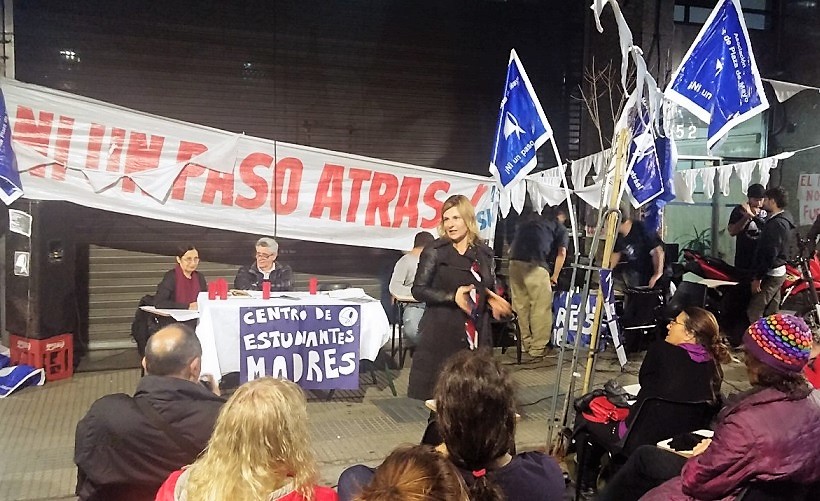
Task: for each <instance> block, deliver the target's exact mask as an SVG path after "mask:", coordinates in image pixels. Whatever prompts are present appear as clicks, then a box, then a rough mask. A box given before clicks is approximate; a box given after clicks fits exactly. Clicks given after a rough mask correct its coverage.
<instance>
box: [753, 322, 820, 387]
mask: <svg viewBox="0 0 820 501" xmlns="http://www.w3.org/2000/svg"><path fill="white" fill-rule="evenodd" d="M811 344H812V333H811V329H809V327H808V326H807V325H806V323H805V322H804V321H803V319H801V318H798V317H796V316H793V315H786V314H782V313H776V314H774V315H769V316H768V317H763V318H761V319H759V320H758V321H757V322H755V323H753V324H752V325H750V326H749V328H748V329H746V332H744V333H743V346H744V348H745V349H746V371H747V373H748V376H749V382H750V383H752V384H753V385H756V386H764V387H770V388H775V389H777V390H780V391H782V392H783V393H785V394H787V395H789V396H790V397H791V398H795V399H799V398H804V397H806V396H807V395H808V394H809V392H810V391H811V387H810V386H809V385H808V383H807V382H806V379H805V378H804V377H803V374H802V371H803V368H804V367H805V366H806V364H807V363H808V361H809V355H810V353H811Z"/></svg>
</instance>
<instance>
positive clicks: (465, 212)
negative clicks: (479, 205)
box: [438, 195, 478, 243]
mask: <svg viewBox="0 0 820 501" xmlns="http://www.w3.org/2000/svg"><path fill="white" fill-rule="evenodd" d="M453 207H455V208H456V210H457V211H458V214H459V215H460V216H461V219H463V220H464V224H465V225H467V239H468V241H469V242H470V243H473V242H475V240H476V239H477V238H478V222H477V221H476V219H475V208H474V207H473V204H472V203H470V199H469V198H467V197H465V196H464V195H452V196H450V197H449V198H448V199H447V200H445V201H444V203H443V204H442V205H441V215H440V220H439V223H438V234H439V236H442V237H443V236H445V235H446V234H447V232H446V231H445V230H444V213H445V212H447V211H448V210H450V209H452V208H453Z"/></svg>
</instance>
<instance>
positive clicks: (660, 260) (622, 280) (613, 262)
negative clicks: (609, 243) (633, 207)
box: [609, 219, 665, 289]
mask: <svg viewBox="0 0 820 501" xmlns="http://www.w3.org/2000/svg"><path fill="white" fill-rule="evenodd" d="M664 258H665V257H664V247H663V241H662V240H661V239H660V237H659V236H658V234H657V233H655V232H652V231H649V230H647V229H646V227H645V226H644V224H643V221H639V220H637V219H625V220H624V221H623V222H621V224H620V226H619V227H618V236H617V239H616V240H615V247H614V249H613V251H612V255H611V257H610V261H609V267H610V268H612V269H613V270H612V277H613V280H614V286H615V287H616V288H618V289H624V288H625V287H650V288H653V287H655V286H662V285H663V284H662V283H661V282H662V281H661V278H662V277H663V270H664Z"/></svg>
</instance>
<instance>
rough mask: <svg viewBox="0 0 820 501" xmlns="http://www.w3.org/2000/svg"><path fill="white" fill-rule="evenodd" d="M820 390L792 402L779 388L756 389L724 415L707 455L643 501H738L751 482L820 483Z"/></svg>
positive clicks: (701, 456) (649, 493) (719, 418)
mask: <svg viewBox="0 0 820 501" xmlns="http://www.w3.org/2000/svg"><path fill="white" fill-rule="evenodd" d="M818 429H820V391H817V390H813V391H812V392H811V393H810V394H809V396H808V397H806V398H801V399H798V400H790V399H789V397H788V395H786V394H785V393H783V392H781V391H779V390H776V389H774V388H764V389H753V390H752V391H750V392H749V393H748V394H746V396H745V398H742V399H741V400H739V401H738V402H736V403H735V404H733V405H729V406H727V407H726V408H725V409H724V410H723V411H721V413H720V416H719V417H718V425H717V426H716V427H715V436H714V438H713V439H712V443H711V444H710V445H709V447H708V448H707V449H706V451H705V452H703V453H702V454H700V455H699V456H695V457H693V458H690V459H689V460H688V461H687V462H686V464H685V465H684V466H683V470H682V471H681V475H680V476H679V477H675V478H673V479H672V480H669V481H668V482H666V483H664V484H662V485H661V486H659V487H657V488H655V489H652V490H651V491H649V492H648V493H647V494H646V495H645V496H644V497H642V498H641V499H642V500H649V501H661V500H663V501H678V500H692V499H704V500H705V499H710V500H732V499H735V498H736V496H737V495H738V493H739V492H740V491H741V490H742V489H743V488H744V487H746V486H748V485H749V483H750V482H751V481H758V482H794V483H800V484H814V483H816V482H818V481H820V441H818V440H814V439H812V438H811V437H813V436H815V435H816V434H817V430H818Z"/></svg>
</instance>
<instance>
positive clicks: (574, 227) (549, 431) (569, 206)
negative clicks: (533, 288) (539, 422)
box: [547, 141, 581, 451]
mask: <svg viewBox="0 0 820 501" xmlns="http://www.w3.org/2000/svg"><path fill="white" fill-rule="evenodd" d="M550 143H551V144H552V152H553V154H554V155H555V161H556V162H557V163H558V165H559V168H560V166H562V165H563V162H561V157H560V155H559V153H558V146H557V145H556V144H555V141H550ZM560 170H561V183H562V184H563V187H564V193H565V194H566V195H567V198H566V200H567V215H568V216H569V226H570V230H571V231H572V248H573V254H574V256H573V260H572V277H571V278H570V285H569V291H568V292H567V296H566V299H565V301H564V311H563V319H562V322H561V325H568V323H567V316H568V315H569V310H570V304H571V303H572V294H573V288H574V287H575V278H576V276H577V274H578V264H579V259H578V258H579V256H580V255H581V254H580V252H581V251H580V249H579V248H578V226H577V223H576V221H575V209H574V207H573V205H572V195H571V191H570V189H569V182H568V181H567V171H566V169H565V168H564V169H560ZM554 271H555V270H553V272H554ZM550 307H552V305H550ZM559 314H560V313H559ZM555 323H557V319H555ZM554 341H555V340H553V342H554ZM558 346H559V351H558V361H557V365H556V371H555V386H554V387H553V392H552V404H551V408H550V416H551V417H550V420H549V421H548V422H547V423H548V424H547V446H548V447H551V449H552V451H554V450H555V449H556V448H557V447H556V446H554V445H553V444H554V443H555V441H554V438H553V432H554V430H555V413H556V411H557V410H558V394H559V393H560V391H561V373H562V372H563V366H564V348H563V346H564V345H563V341H561V342H559V343H558ZM569 399H570V393H569V391H568V392H567V396H566V399H565V405H564V412H563V413H562V414H563V415H564V416H566V409H567V407H568V405H569Z"/></svg>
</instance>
